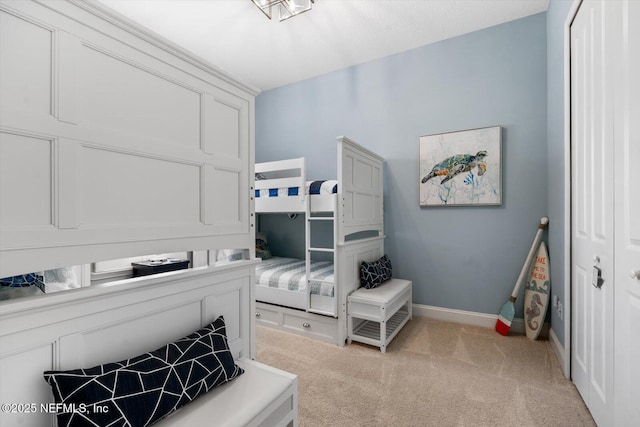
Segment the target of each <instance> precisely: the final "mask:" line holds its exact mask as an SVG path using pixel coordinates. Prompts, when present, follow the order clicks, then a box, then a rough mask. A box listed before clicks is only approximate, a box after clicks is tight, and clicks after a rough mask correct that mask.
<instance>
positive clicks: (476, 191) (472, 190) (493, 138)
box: [418, 126, 502, 206]
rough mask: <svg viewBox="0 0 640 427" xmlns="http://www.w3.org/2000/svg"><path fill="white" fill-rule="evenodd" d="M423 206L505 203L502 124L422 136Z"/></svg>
mask: <svg viewBox="0 0 640 427" xmlns="http://www.w3.org/2000/svg"><path fill="white" fill-rule="evenodd" d="M419 144H420V153H419V156H420V158H419V171H420V176H419V181H418V182H419V187H420V191H419V203H420V206H499V205H502V128H501V127H500V126H491V127H485V128H478V129H469V130H461V131H455V132H447V133H439V134H434V135H424V136H421V137H420V138H419Z"/></svg>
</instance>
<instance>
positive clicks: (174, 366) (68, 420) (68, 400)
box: [44, 316, 244, 427]
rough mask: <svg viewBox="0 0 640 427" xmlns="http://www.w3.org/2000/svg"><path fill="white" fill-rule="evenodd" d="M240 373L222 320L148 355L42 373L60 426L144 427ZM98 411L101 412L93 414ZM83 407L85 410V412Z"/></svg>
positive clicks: (240, 370)
mask: <svg viewBox="0 0 640 427" xmlns="http://www.w3.org/2000/svg"><path fill="white" fill-rule="evenodd" d="M243 372H244V371H243V370H242V368H240V367H239V366H237V365H236V364H235V362H234V360H233V355H232V354H231V352H230V351H229V345H228V343H227V333H226V328H225V323H224V319H223V317H222V316H220V317H218V318H217V319H216V320H215V321H214V322H213V323H211V324H210V325H208V326H206V327H204V328H203V329H200V330H199V331H196V332H194V333H192V334H190V335H188V336H186V337H184V338H182V339H179V340H178V341H175V342H173V343H171V344H167V345H166V346H164V347H162V348H159V349H157V350H155V351H152V352H150V353H145V354H141V355H140V356H137V357H134V358H132V359H128V360H123V361H121V362H116V363H108V364H105V365H99V366H95V367H93V368H89V369H75V370H71V371H46V372H45V373H44V378H45V380H46V381H47V382H48V383H49V385H50V386H51V390H52V391H53V397H54V400H55V403H59V404H60V403H61V404H65V405H67V406H66V407H69V408H73V407H75V409H76V412H67V413H63V412H60V413H58V415H57V417H58V426H60V427H63V426H64V427H72V426H87V425H99V426H107V425H108V426H127V427H143V426H148V425H150V424H152V423H154V422H156V421H158V420H159V419H161V418H163V417H165V416H167V415H169V414H170V413H172V412H173V411H175V410H176V409H178V408H180V407H181V406H184V405H186V404H187V403H189V402H191V401H192V400H194V399H195V398H197V397H198V396H200V395H202V394H204V393H206V392H208V391H209V390H211V389H213V388H215V387H217V386H219V385H221V384H223V383H225V382H227V381H231V380H232V379H234V378H235V377H237V376H238V375H240V374H242V373H243ZM96 407H100V408H101V409H102V410H100V411H93V409H94V408H96ZM82 408H85V410H84V411H83V410H82Z"/></svg>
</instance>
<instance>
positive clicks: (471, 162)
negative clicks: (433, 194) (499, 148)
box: [421, 150, 487, 184]
mask: <svg viewBox="0 0 640 427" xmlns="http://www.w3.org/2000/svg"><path fill="white" fill-rule="evenodd" d="M485 157H487V152H486V151H484V150H481V151H478V152H477V153H476V154H475V155H473V154H456V155H455V156H451V157H447V158H446V159H444V160H443V161H441V162H440V163H438V164H437V165H435V166H434V167H433V169H431V172H429V173H428V174H427V175H425V176H424V177H423V178H422V181H421V182H422V183H423V184H424V183H425V182H427V181H429V180H430V179H431V178H433V177H435V176H444V179H443V180H442V181H440V184H444V183H445V182H447V181H449V180H450V179H452V178H453V177H455V176H456V175H458V174H459V173H462V172H469V171H470V170H471V169H473V168H474V167H477V168H478V176H482V175H484V173H485V172H486V171H487V163H486V162H484V161H483V159H484V158H485Z"/></svg>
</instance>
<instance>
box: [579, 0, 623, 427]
mask: <svg viewBox="0 0 640 427" xmlns="http://www.w3.org/2000/svg"><path fill="white" fill-rule="evenodd" d="M610 5H611V2H609V1H606V0H585V1H583V3H582V4H581V6H580V9H579V10H578V13H577V15H576V17H575V19H574V21H573V24H572V25H571V157H572V160H571V162H572V165H571V186H572V191H571V194H572V196H571V198H572V200H571V212H572V213H571V215H572V218H571V235H572V237H571V247H572V253H571V283H572V293H571V312H572V319H571V320H572V333H571V340H572V342H571V348H572V356H571V362H572V363H571V376H572V379H573V381H574V383H575V384H576V387H577V388H578V390H579V391H580V394H581V395H582V398H583V399H584V401H585V403H586V404H587V406H588V407H589V410H590V411H591V414H592V415H593V418H594V420H595V421H596V422H597V423H598V425H600V426H609V425H612V424H613V414H614V412H613V410H614V408H613V300H614V286H613V284H614V275H613V272H614V257H613V254H614V252H613V249H614V221H613V215H614V204H613V202H614V185H613V179H614V168H613V164H614V163H613V161H614V160H613V157H614V156H613V154H614V152H613V147H614V139H613V138H614V134H613V125H614V121H613V118H614V116H613V90H612V84H613V79H612V78H611V73H612V72H613V71H614V70H613V67H612V66H611V58H610V57H611V52H610V50H609V49H608V44H609V39H608V34H609V32H610V31H611V22H610V21H609V17H610V16H611V13H609V10H608V9H607V8H608V7H610ZM597 272H599V275H600V276H599V278H598V274H596V273H597ZM594 284H595V285H597V287H596V286H594Z"/></svg>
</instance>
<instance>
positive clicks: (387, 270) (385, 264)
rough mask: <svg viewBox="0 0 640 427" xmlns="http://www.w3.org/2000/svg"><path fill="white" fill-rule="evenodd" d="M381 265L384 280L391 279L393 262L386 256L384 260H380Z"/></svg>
mask: <svg viewBox="0 0 640 427" xmlns="http://www.w3.org/2000/svg"><path fill="white" fill-rule="evenodd" d="M378 262H379V263H380V268H382V275H383V276H384V280H389V279H391V260H390V259H389V257H388V256H387V255H386V254H385V255H384V256H383V257H382V258H380V259H379V260H378Z"/></svg>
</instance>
